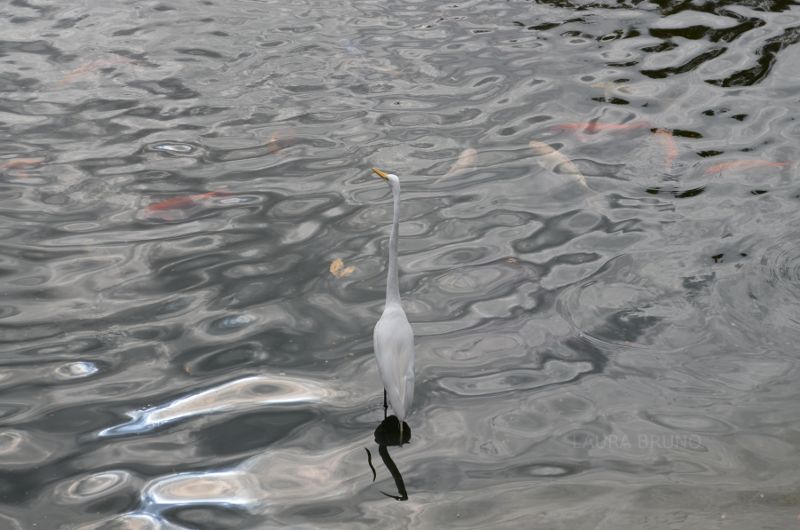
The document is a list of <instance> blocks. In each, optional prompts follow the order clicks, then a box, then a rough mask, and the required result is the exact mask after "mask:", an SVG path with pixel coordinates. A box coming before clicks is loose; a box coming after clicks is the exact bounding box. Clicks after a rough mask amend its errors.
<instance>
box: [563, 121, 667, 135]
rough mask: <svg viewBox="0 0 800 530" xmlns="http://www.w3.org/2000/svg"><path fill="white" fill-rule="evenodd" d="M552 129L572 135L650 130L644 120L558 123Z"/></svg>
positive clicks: (648, 124) (649, 126)
mask: <svg viewBox="0 0 800 530" xmlns="http://www.w3.org/2000/svg"><path fill="white" fill-rule="evenodd" d="M553 128H554V129H558V130H562V131H571V132H574V133H594V132H597V131H630V130H634V129H650V128H651V125H650V123H649V122H647V121H644V120H637V121H629V122H627V123H603V122H598V121H582V122H572V123H560V124H557V125H553Z"/></svg>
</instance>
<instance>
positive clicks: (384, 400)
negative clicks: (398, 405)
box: [383, 388, 389, 420]
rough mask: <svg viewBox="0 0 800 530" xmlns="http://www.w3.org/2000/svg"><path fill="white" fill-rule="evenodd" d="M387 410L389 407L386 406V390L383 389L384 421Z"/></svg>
mask: <svg viewBox="0 0 800 530" xmlns="http://www.w3.org/2000/svg"><path fill="white" fill-rule="evenodd" d="M387 410H389V405H387V404H386V389H385V388H384V389H383V419H384V420H385V419H386V411H387Z"/></svg>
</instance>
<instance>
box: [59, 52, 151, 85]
mask: <svg viewBox="0 0 800 530" xmlns="http://www.w3.org/2000/svg"><path fill="white" fill-rule="evenodd" d="M117 64H137V61H135V60H133V59H129V58H127V57H112V58H110V59H97V60H96V61H90V62H88V63H83V64H82V65H80V66H78V67H77V68H75V69H74V70H71V71H70V72H67V73H66V74H65V75H64V77H62V78H61V81H60V82H59V84H61V85H68V84H70V83H72V82H73V81H75V80H77V79H79V78H81V77H83V76H84V75H86V74H89V73H91V72H94V71H96V70H100V69H102V68H107V67H109V66H114V65H117Z"/></svg>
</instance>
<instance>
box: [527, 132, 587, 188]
mask: <svg viewBox="0 0 800 530" xmlns="http://www.w3.org/2000/svg"><path fill="white" fill-rule="evenodd" d="M528 145H529V146H530V148H531V150H532V151H533V152H534V153H536V161H537V162H538V163H539V165H540V166H542V167H543V168H544V169H545V170H546V171H549V172H551V173H554V174H557V173H561V174H567V175H572V176H574V177H575V180H577V181H578V183H579V184H580V185H581V187H583V188H584V189H587V190H588V189H589V186H588V185H587V184H586V177H584V176H583V174H582V173H581V170H580V169H578V166H576V165H575V163H574V162H573V161H572V160H570V159H569V158H567V157H566V156H565V155H563V154H562V153H561V152H559V151H557V150H556V149H554V148H553V147H551V146H550V145H548V144H545V143H542V142H537V141H536V140H531V141H530V142H529V143H528ZM557 169H558V171H556V170H557Z"/></svg>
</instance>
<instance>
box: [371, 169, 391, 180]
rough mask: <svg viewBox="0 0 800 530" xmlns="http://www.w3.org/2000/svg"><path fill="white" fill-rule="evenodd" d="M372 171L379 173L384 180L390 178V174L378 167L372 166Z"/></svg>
mask: <svg viewBox="0 0 800 530" xmlns="http://www.w3.org/2000/svg"><path fill="white" fill-rule="evenodd" d="M372 172H373V173H375V174H376V175H378V176H379V177H380V178H382V179H384V180H389V175H387V174H386V173H384V172H383V171H381V170H380V169H378V168H376V167H374V168H372Z"/></svg>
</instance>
